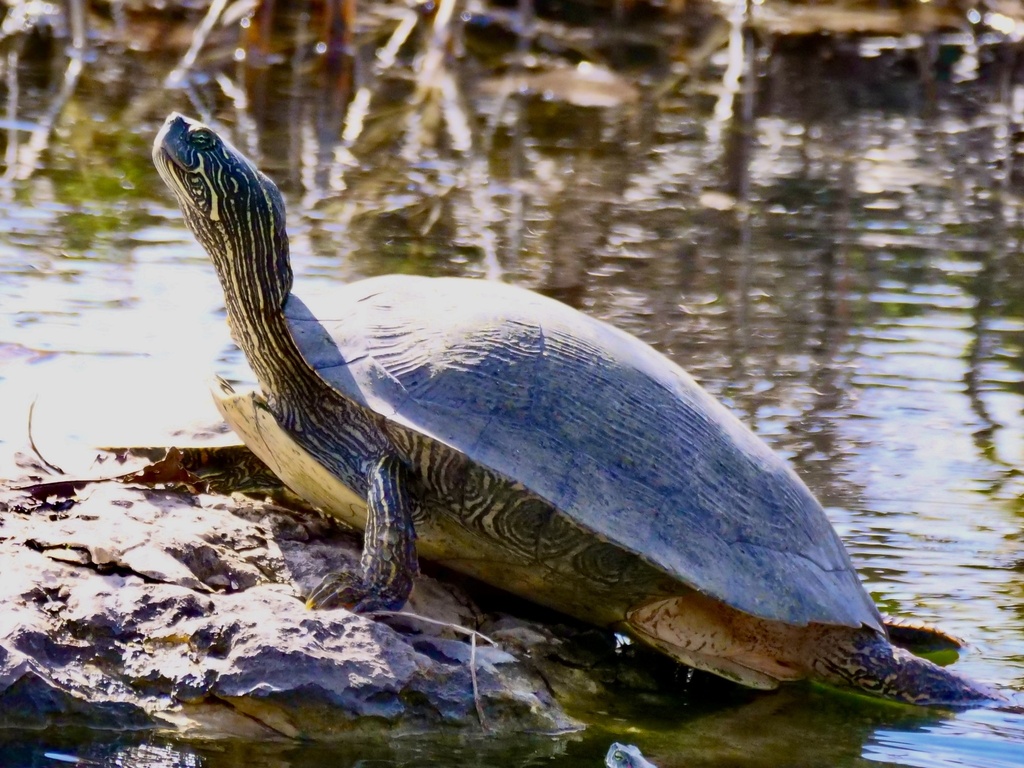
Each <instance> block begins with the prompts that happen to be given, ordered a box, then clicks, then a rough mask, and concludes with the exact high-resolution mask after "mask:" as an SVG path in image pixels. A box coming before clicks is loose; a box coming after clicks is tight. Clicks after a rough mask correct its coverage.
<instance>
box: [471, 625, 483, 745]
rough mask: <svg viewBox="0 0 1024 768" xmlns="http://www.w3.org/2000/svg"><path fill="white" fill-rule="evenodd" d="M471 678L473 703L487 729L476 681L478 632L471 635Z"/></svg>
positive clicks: (478, 716) (481, 724)
mask: <svg viewBox="0 0 1024 768" xmlns="http://www.w3.org/2000/svg"><path fill="white" fill-rule="evenodd" d="M469 679H470V680H471V681H472V683H473V704H474V705H475V706H476V716H477V719H478V720H479V721H480V728H482V729H483V730H485V731H486V730H487V721H485V720H484V705H483V703H482V702H481V701H480V688H479V686H478V685H477V682H476V633H475V632H474V633H473V634H472V635H470V636H469Z"/></svg>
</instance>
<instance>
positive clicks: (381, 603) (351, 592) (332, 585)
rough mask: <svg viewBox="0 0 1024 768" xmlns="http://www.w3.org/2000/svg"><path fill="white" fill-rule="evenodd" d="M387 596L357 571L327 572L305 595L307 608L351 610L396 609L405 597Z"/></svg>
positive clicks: (362, 611) (357, 611) (365, 611)
mask: <svg viewBox="0 0 1024 768" xmlns="http://www.w3.org/2000/svg"><path fill="white" fill-rule="evenodd" d="M407 594H408V592H407V591H406V594H405V595H401V596H396V595H389V594H387V593H382V592H381V591H380V590H374V589H373V588H371V587H370V586H369V585H367V584H365V583H363V580H362V579H361V578H360V577H359V575H358V574H356V573H351V572H349V571H338V572H337V573H329V574H327V576H325V577H324V578H323V580H322V581H321V582H320V583H319V584H317V585H316V586H315V587H314V588H313V591H312V592H310V593H309V595H307V596H306V607H307V608H310V609H313V610H321V609H329V608H347V609H348V610H350V611H352V612H354V613H368V612H370V611H397V610H399V609H400V608H401V607H402V606H403V605H405V601H406V596H407Z"/></svg>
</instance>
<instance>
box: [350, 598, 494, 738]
mask: <svg viewBox="0 0 1024 768" xmlns="http://www.w3.org/2000/svg"><path fill="white" fill-rule="evenodd" d="M363 615H364V616H367V615H372V616H408V617H409V618H411V619H418V620H419V621H423V622H426V623H427V624H435V625H437V626H439V627H447V628H448V629H451V630H454V631H456V632H462V633H463V634H466V635H469V679H470V681H471V682H472V684H473V705H474V706H475V707H476V716H477V718H478V719H479V720H480V727H481V728H483V729H484V730H485V731H486V730H487V721H486V720H485V719H484V707H483V703H482V702H481V701H480V686H479V684H478V683H477V679H476V639H477V638H478V637H482V638H483V639H484V640H486V641H487V642H488V643H490V644H491V645H495V646H496V645H497V643H496V642H494V641H493V640H492V639H491V638H489V637H488V636H487V635H485V634H484V633H483V632H477V631H476V630H475V629H468V628H467V627H462V626H459V625H458V624H452V623H451V622H448V621H438V620H437V619H430V618H427V617H426V616H420V615H419V614H418V613H408V612H406V611H368V612H367V613H365V614H363Z"/></svg>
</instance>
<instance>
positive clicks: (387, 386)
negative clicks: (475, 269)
mask: <svg viewBox="0 0 1024 768" xmlns="http://www.w3.org/2000/svg"><path fill="white" fill-rule="evenodd" d="M310 307H315V309H316V311H315V312H314V311H313V310H312V309H310ZM285 315H286V317H287V319H288V325H289V328H290V329H291V331H292V334H293V335H294V337H295V340H296V343H297V345H298V347H299V350H300V351H301V353H302V355H303V356H304V357H305V359H306V361H307V362H308V363H309V365H310V366H311V367H312V368H314V369H315V370H316V371H317V372H318V373H319V375H320V376H321V377H322V378H323V379H324V380H325V381H326V382H327V383H328V384H330V385H331V386H332V387H334V388H336V389H337V390H339V391H340V392H341V393H342V394H344V395H345V396H346V397H348V398H351V399H352V400H354V401H356V402H358V403H360V404H361V405H363V406H365V407H367V408H370V409H372V410H373V411H376V412H377V413H379V414H380V415H382V416H383V417H385V418H387V419H390V420H392V421H394V422H396V423H398V424H400V425H402V426H404V427H405V428H407V429H410V430H414V431H415V432H417V433H419V434H421V435H424V436H426V437H428V438H430V439H433V440H436V441H439V442H441V443H443V444H445V445H447V446H449V447H451V448H453V449H455V450H457V451H459V452H461V453H463V454H464V455H465V456H467V457H468V458H469V459H471V460H472V461H474V462H477V463H479V464H481V465H484V466H486V467H488V468H490V469H491V470H493V471H495V472H497V473H499V474H501V475H503V476H505V477H506V478H508V479H511V480H514V481H517V482H519V483H521V484H523V485H524V486H526V487H527V488H528V489H530V490H531V491H532V492H534V493H535V494H537V495H539V496H540V497H542V498H544V499H546V500H547V501H548V502H550V503H551V504H552V505H553V506H554V507H555V508H556V509H558V510H559V511H560V512H561V513H562V514H564V515H566V516H568V517H569V518H570V519H571V520H573V521H574V522H575V523H577V524H578V525H580V526H582V527H584V528H585V529H587V530H589V531H592V532H593V533H594V534H596V535H597V536H599V537H601V538H603V539H605V540H606V541H609V542H612V543H614V544H616V545H617V546H619V547H622V548H623V549H625V550H627V551H629V552H632V553H634V554H636V555H638V556H640V557H641V558H643V559H645V560H646V561H647V562H648V563H650V564H652V565H654V566H655V567H657V568H659V569H661V570H662V571H664V572H665V573H666V574H668V575H670V576H671V577H672V578H675V579H678V580H679V581H681V582H683V583H685V584H686V585H688V586H689V587H692V588H694V589H697V590H698V591H700V592H702V593H704V594H706V595H709V596H711V597H713V598H715V599H717V600H721V601H724V602H725V603H727V604H728V605H730V606H732V607H734V608H736V609H738V610H740V611H743V612H746V613H749V614H752V615H754V616H758V617H761V618H765V619H772V620H778V621H782V622H786V623H788V624H793V625H801V626H802V625H806V624H807V623H809V622H819V623H825V624H838V625H845V626H851V627H857V626H860V625H868V626H871V627H874V628H876V629H880V628H881V621H880V619H879V615H878V612H877V610H876V608H875V606H874V604H873V603H872V601H871V598H870V597H869V596H868V595H867V593H866V592H865V591H864V589H863V587H862V586H861V584H860V581H859V579H858V577H857V574H856V572H855V571H854V569H853V566H852V564H851V562H850V558H849V556H848V555H847V552H846V549H845V548H844V546H843V544H842V542H841V541H840V539H839V537H838V535H837V534H836V532H835V530H834V529H833V528H832V525H831V524H830V523H829V521H828V519H827V517H826V516H825V513H824V511H823V510H822V508H821V505H820V504H819V503H818V502H817V500H816V499H815V498H814V496H813V495H812V494H811V492H810V491H809V490H808V488H807V487H806V485H804V483H803V482H802V481H801V480H800V479H799V477H797V475H796V474H795V473H794V472H793V470H792V469H791V468H790V466H789V465H788V463H787V462H786V461H785V460H783V459H782V458H781V457H780V456H778V455H777V454H776V453H774V452H773V451H772V450H771V449H770V448H769V447H768V446H767V445H766V444H765V443H764V442H763V441H762V440H761V439H760V438H758V437H757V436H756V435H754V434H753V432H751V431H750V430H749V429H747V427H745V426H744V425H743V424H742V423H741V422H740V421H739V420H738V419H737V418H736V417H735V416H733V415H732V414H731V413H730V412H729V411H728V410H727V409H726V408H725V407H724V406H723V405H722V404H721V403H719V402H718V401H717V400H716V399H715V398H713V397H712V396H711V395H710V394H708V393H707V392H706V391H705V390H704V389H703V388H701V387H700V386H699V385H698V384H697V383H696V382H695V381H694V380H693V379H692V378H691V377H690V376H689V375H688V374H687V373H686V372H685V371H684V370H683V369H682V368H680V367H679V366H678V365H676V364H675V363H673V362H671V361H670V360H668V359H667V358H666V357H665V356H664V355H662V354H660V353H658V352H657V351H655V350H654V349H653V348H651V347H650V346H648V345H647V344H645V343H643V342H641V341H640V340H639V339H637V338H635V337H633V336H631V335H629V334H627V333H624V332H622V331H619V330H617V329H616V328H613V327H612V326H610V325H608V324H606V323H604V322H601V321H599V320H595V319H594V318H591V317H588V316H587V315H584V314H582V313H581V312H578V311H576V310H574V309H572V308H570V307H568V306H566V305H564V304H561V303H559V302H557V301H555V300H553V299H549V298H546V297H544V296H541V295H539V294H536V293H533V292H531V291H528V290H524V289H522V288H516V287H513V286H509V285H505V284H502V283H498V282H494V281H483V280H473V279H466V278H427V277H413V276H399V275H389V276H385V277H378V278H371V279H367V280H361V281H358V282H355V283H352V284H349V285H347V286H345V287H344V288H342V289H340V291H333V292H332V293H331V294H330V297H329V303H326V304H325V303H324V302H316V303H315V304H314V303H311V304H310V306H307V305H306V304H305V303H303V302H302V301H301V300H299V299H297V298H295V297H294V296H293V297H291V298H290V299H289V300H288V303H287V305H286V307H285ZM454 512H455V514H458V510H454Z"/></svg>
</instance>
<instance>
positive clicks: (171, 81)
mask: <svg viewBox="0 0 1024 768" xmlns="http://www.w3.org/2000/svg"><path fill="white" fill-rule="evenodd" d="M228 2H229V0H213V2H212V3H211V4H210V10H208V11H207V12H206V16H204V17H203V21H202V23H201V24H200V25H199V28H198V29H196V31H195V34H194V35H192V45H190V46H189V48H188V51H187V52H186V53H185V55H184V56H182V57H181V61H180V62H178V66H176V67H175V68H174V69H173V70H171V74H169V75H168V76H167V78H166V79H165V80H164V87H165V88H174V87H177V86H178V85H180V84H181V81H182V79H183V78H184V77H185V73H186V72H188V71H189V70H190V69H192V65H193V64H195V63H196V57H197V56H199V51H200V50H202V48H203V45H205V43H206V38H207V37H209V36H210V32H211V31H213V26H214V24H216V23H217V19H219V18H220V16H221V14H222V13H224V9H225V8H226V7H227V4H228Z"/></svg>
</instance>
